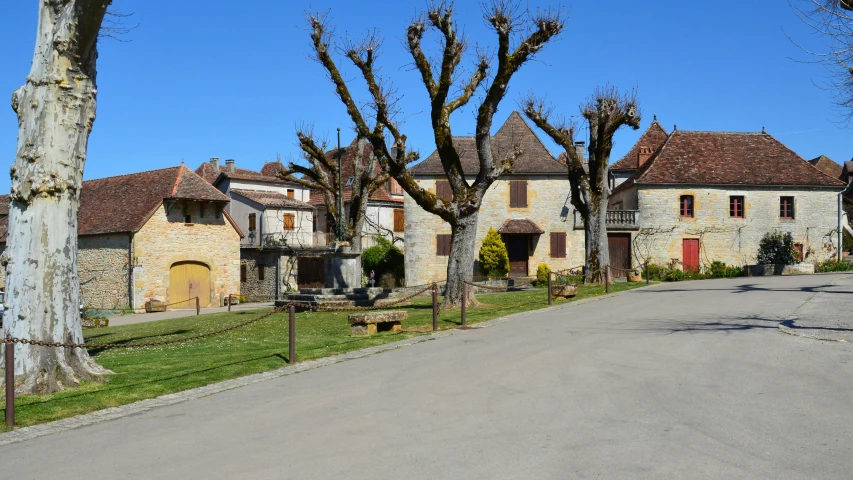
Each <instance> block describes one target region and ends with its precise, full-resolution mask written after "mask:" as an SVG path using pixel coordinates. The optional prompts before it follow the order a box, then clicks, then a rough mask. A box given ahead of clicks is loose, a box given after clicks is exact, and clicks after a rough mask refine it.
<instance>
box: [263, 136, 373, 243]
mask: <svg viewBox="0 0 853 480" xmlns="http://www.w3.org/2000/svg"><path fill="white" fill-rule="evenodd" d="M296 135H297V138H298V139H299V147H300V148H301V149H302V154H303V157H304V159H305V160H306V162H307V163H308V166H307V167H306V166H303V165H299V164H296V163H293V162H290V163H289V164H288V166H287V169H286V170H281V171H279V172H278V177H279V178H281V179H283V180H288V181H291V182H296V183H299V184H301V185H304V186H306V187H308V188H311V189H315V190H319V191H320V192H322V193H323V203H324V204H325V206H326V218H327V219H328V221H329V222H330V225H331V226H332V228H333V229H334V230H333V231H334V232H335V233H337V232H338V231H339V230H338V229H339V228H340V222H341V221H343V222H344V240H346V241H348V242H350V244H351V245H352V246H353V247H354V248H355V249H356V250H361V231H362V229H363V228H364V220H365V212H366V211H367V200H368V199H369V198H370V195H371V194H372V193H373V192H375V191H376V190H377V189H379V188H380V187H382V185H384V184H385V182H387V181H388V174H387V173H385V172H382V169H381V168H379V167H380V166H379V161H378V160H377V159H376V156H375V155H373V145H371V144H370V143H368V142H367V141H366V140H364V139H363V138H356V139H355V141H353V143H352V145H350V146H349V147H345V148H341V149H340V150H338V149H334V150H332V151H327V150H326V142H325V141H322V142H318V141H317V140H315V139H314V136H313V134H312V133H311V132H310V131H309V130H300V131H298V132H297V133H296ZM338 155H340V156H341V164H342V166H341V169H338ZM341 170H343V171H341ZM349 177H352V181H350V180H349ZM342 182H345V183H342ZM341 185H345V188H343V189H341V188H340V186H341ZM347 194H349V195H347ZM341 195H343V196H344V198H340V197H341ZM339 202H340V203H339ZM347 204H349V205H348V206H347ZM340 205H344V211H343V214H341V213H339V212H338V210H340Z"/></svg>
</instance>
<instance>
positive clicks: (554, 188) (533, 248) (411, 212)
mask: <svg viewBox="0 0 853 480" xmlns="http://www.w3.org/2000/svg"><path fill="white" fill-rule="evenodd" d="M435 180H436V177H429V178H427V177H420V178H419V179H418V180H417V181H418V183H419V184H420V185H421V187H423V188H426V189H427V190H429V191H431V192H433V193H434V192H435ZM509 180H527V181H528V184H527V205H528V206H527V207H526V208H510V206H509ZM569 191H570V189H569V181H568V179H566V178H565V177H559V176H552V177H548V176H536V175H513V176H511V177H508V178H505V179H502V180H499V181H497V182H495V183H494V184H492V186H491V188H489V190H488V191H487V192H486V195H485V197H484V198H483V204H482V208H481V210H480V217H479V221H478V225H477V243H476V245H475V247H474V248H475V249H476V250H475V251H476V252H479V249H480V245H481V244H482V240H483V238H484V237H485V236H486V232H488V231H489V228H494V229H495V230H498V229H500V227H501V226H502V225H503V223H504V222H505V221H506V220H508V219H525V218H527V219H530V220H531V221H533V222H534V223H535V224H536V225H538V226H539V228H541V229H542V230H544V231H545V233H543V234H542V235H538V236H533V241H532V242H531V245H530V260H529V262H528V272H529V274H530V275H531V276H532V275H535V274H536V269H537V267H538V266H539V265H540V264H542V263H544V264H547V265H548V266H549V267H551V269H552V270H560V269H566V268H571V267H577V266H579V265H582V264H583V262H584V236H583V230H574V229H573V222H574V219H573V212H572V210H573V209H572V206H571V204H570V203H569V196H568V195H569ZM405 222H406V232H405V242H406V284H407V285H422V284H426V283H430V282H432V281H437V280H444V279H445V277H446V276H447V258H448V257H446V256H441V257H439V256H437V255H436V235H437V234H450V225H449V224H447V223H446V222H444V221H443V220H442V219H441V218H439V217H438V216H436V215H433V214H431V213H428V212H426V211H425V210H424V209H422V208H421V207H420V206H419V205H418V204H417V203H415V201H414V200H412V198H411V197H409V195H406V196H405ZM551 232H564V233H566V234H567V235H566V258H551V257H550V247H551V246H550V233H551ZM475 255H476V254H475ZM475 258H476V256H475ZM471 268H472V269H473V268H475V265H472V266H471Z"/></svg>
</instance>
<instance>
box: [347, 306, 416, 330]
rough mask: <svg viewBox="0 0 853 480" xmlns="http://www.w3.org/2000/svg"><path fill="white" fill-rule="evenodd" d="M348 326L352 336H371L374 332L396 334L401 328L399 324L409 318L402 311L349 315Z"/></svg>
mask: <svg viewBox="0 0 853 480" xmlns="http://www.w3.org/2000/svg"><path fill="white" fill-rule="evenodd" d="M348 318H349V324H350V325H351V326H352V334H353V335H354V336H365V335H373V334H374V333H376V332H397V331H399V330H401V329H402V328H403V325H402V324H401V323H400V322H402V321H403V320H406V319H408V318H409V314H408V313H407V312H404V311H402V310H387V311H384V312H365V313H353V314H351V315H349V317H348Z"/></svg>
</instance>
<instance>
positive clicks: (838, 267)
mask: <svg viewBox="0 0 853 480" xmlns="http://www.w3.org/2000/svg"><path fill="white" fill-rule="evenodd" d="M849 271H853V263H847V262H839V261H838V260H827V261H825V262H821V263H818V264H817V265H815V272H849Z"/></svg>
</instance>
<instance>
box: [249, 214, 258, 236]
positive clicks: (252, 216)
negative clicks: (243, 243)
mask: <svg viewBox="0 0 853 480" xmlns="http://www.w3.org/2000/svg"><path fill="white" fill-rule="evenodd" d="M256 227H257V222H256V221H255V214H254V213H250V214H249V231H250V232H254V231H255V230H256V229H257V228H256Z"/></svg>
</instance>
